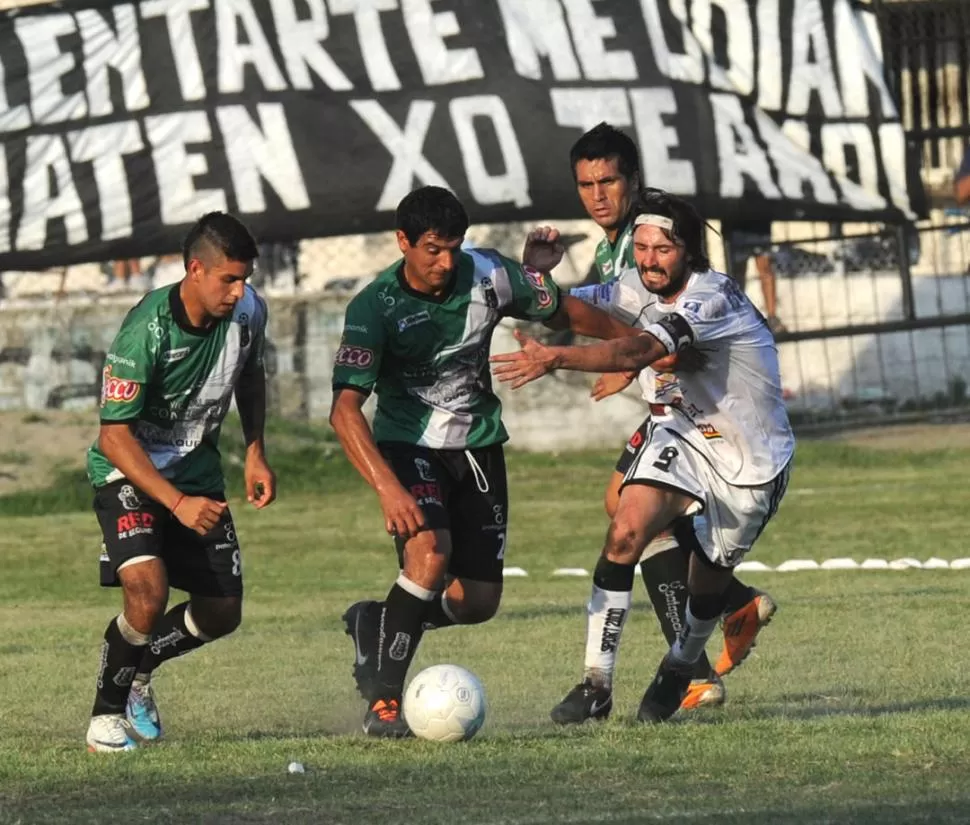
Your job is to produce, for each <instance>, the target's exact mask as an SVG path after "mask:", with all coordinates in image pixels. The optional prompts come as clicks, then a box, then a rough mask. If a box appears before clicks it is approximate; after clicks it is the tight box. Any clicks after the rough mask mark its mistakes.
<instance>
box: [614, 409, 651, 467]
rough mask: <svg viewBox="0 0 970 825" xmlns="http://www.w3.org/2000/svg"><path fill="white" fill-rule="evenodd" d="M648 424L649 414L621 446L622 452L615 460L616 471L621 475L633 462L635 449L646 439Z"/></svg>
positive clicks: (635, 453)
mask: <svg viewBox="0 0 970 825" xmlns="http://www.w3.org/2000/svg"><path fill="white" fill-rule="evenodd" d="M649 425H650V416H649V415H648V416H647V417H646V418H644V419H643V423H642V424H641V425H640V426H639V427H637V429H636V431H635V432H634V433H633V435H631V436H630V440H629V441H627V443H626V445H625V446H624V447H623V452H622V453H620V457H619V458H618V459H617V461H616V471H617V472H618V473H621V474H622V475H626V471H627V470H629V469H630V465H631V464H632V463H633V459H634V458H636V455H637V450H639V449H640V446H641V445H642V444H643V442H644V441H645V440H646V437H647V427H648V426H649Z"/></svg>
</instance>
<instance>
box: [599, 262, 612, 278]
mask: <svg viewBox="0 0 970 825" xmlns="http://www.w3.org/2000/svg"><path fill="white" fill-rule="evenodd" d="M601 268H602V270H603V274H604V275H607V276H609V275H610V274H611V273H612V272H613V261H603V264H602V267H601Z"/></svg>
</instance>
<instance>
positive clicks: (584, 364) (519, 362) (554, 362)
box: [490, 330, 668, 390]
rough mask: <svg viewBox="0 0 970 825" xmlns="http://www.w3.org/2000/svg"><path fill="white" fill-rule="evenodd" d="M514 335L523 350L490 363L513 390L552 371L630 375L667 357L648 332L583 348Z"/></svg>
mask: <svg viewBox="0 0 970 825" xmlns="http://www.w3.org/2000/svg"><path fill="white" fill-rule="evenodd" d="M514 334H515V337H516V340H518V342H519V344H520V345H521V346H522V349H521V350H520V351H519V352H506V353H503V354H501V355H493V356H492V358H491V359H490V360H491V361H493V362H496V363H498V366H497V367H494V368H493V369H492V372H493V373H494V374H495V375H496V376H497V377H498V379H499V380H500V381H502V382H503V383H511V385H512V389H513V390H515V389H518V388H519V387H522V386H524V385H525V384H528V383H529V382H531V381H535V380H536V379H537V378H541V377H542V376H543V375H545V374H546V373H548V372H552V371H553V370H559V369H565V370H577V371H580V372H629V371H633V370H641V369H643V368H644V367H647V366H649V365H650V364H652V363H653V362H654V361H656V360H657V359H659V358H663V357H665V356H666V355H667V354H668V353H667V349H666V348H665V347H664V345H663V344H661V343H660V341H659V340H658V339H657V338H654V337H653V336H652V335H650V333H647V332H642V333H640V334H639V335H637V336H635V337H630V338H616V339H614V340H612V341H603V342H601V343H598V344H591V345H589V346H586V347H546V346H543V345H542V344H540V343H539V342H538V341H536V340H534V339H533V338H529V337H528V336H527V335H525V333H523V332H520V331H519V330H516V331H515V333H514Z"/></svg>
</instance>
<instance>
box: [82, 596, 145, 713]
mask: <svg viewBox="0 0 970 825" xmlns="http://www.w3.org/2000/svg"><path fill="white" fill-rule="evenodd" d="M119 622H120V624H119ZM146 644H148V636H147V635H145V634H142V633H139V632H138V631H137V630H135V629H134V628H132V627H131V625H129V624H128V622H127V621H125V618H124V616H123V615H122V616H117V617H115V618H114V619H112V620H111V622H110V623H109V624H108V627H107V629H106V630H105V631H104V643H103V644H102V645H101V667H100V669H99V670H98V689H97V693H96V694H95V697H94V707H93V708H92V710H91V715H92V716H101V715H102V714H105V713H124V712H125V704H126V703H127V702H128V691H130V690H131V682H132V679H134V678H135V668H136V667H137V665H138V662H139V661H140V660H141V657H142V654H143V653H144V652H145V645H146Z"/></svg>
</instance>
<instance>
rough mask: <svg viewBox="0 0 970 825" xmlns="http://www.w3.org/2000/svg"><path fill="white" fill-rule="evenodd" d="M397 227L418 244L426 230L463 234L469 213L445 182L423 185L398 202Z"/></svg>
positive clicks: (446, 235) (455, 235) (444, 235)
mask: <svg viewBox="0 0 970 825" xmlns="http://www.w3.org/2000/svg"><path fill="white" fill-rule="evenodd" d="M394 227H395V228H396V229H400V230H401V231H402V232H403V233H404V234H405V235H406V236H407V239H408V243H411V244H415V243H417V242H418V239H419V238H420V237H421V236H422V235H423V234H424V233H425V232H434V233H435V234H437V235H439V236H440V237H442V238H463V237H465V233H466V232H467V231H468V213H467V212H465V207H464V206H462V205H461V201H460V200H458V198H456V197H455V195H454V194H453V193H452V192H449V191H448V190H447V189H444V188H442V187H441V186H422V187H421V188H420V189H415V190H414V191H413V192H410V193H408V194H407V195H405V196H404V198H403V199H402V200H401V202H400V203H399V204H398V205H397V213H396V215H395V223H394Z"/></svg>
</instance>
